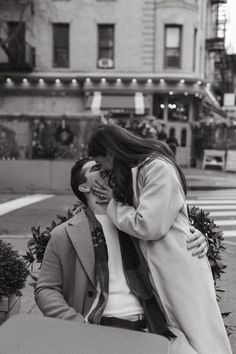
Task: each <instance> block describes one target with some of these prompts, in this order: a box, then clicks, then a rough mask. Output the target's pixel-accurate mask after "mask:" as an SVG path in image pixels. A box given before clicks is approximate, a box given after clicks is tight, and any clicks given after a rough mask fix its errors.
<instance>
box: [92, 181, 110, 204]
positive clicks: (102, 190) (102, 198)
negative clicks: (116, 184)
mask: <svg viewBox="0 0 236 354" xmlns="http://www.w3.org/2000/svg"><path fill="white" fill-rule="evenodd" d="M95 183H96V186H93V187H92V188H91V189H92V192H93V194H94V195H96V196H97V198H98V200H97V202H96V203H97V204H108V203H109V201H110V200H111V198H112V189H111V188H110V187H109V186H108V185H106V184H102V183H100V182H98V181H97V180H96V181H95Z"/></svg>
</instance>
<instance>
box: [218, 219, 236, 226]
mask: <svg viewBox="0 0 236 354" xmlns="http://www.w3.org/2000/svg"><path fill="white" fill-rule="evenodd" d="M216 224H217V225H218V226H236V220H217V221H216Z"/></svg>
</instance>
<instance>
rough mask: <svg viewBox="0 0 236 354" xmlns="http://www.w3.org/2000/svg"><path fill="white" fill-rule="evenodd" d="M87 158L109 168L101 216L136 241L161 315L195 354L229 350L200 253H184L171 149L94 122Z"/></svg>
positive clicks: (182, 203) (184, 227) (183, 221)
mask: <svg viewBox="0 0 236 354" xmlns="http://www.w3.org/2000/svg"><path fill="white" fill-rule="evenodd" d="M89 155H91V156H92V157H93V158H94V159H95V160H96V161H97V162H99V163H100V164H101V165H102V167H103V169H105V170H111V174H110V185H111V187H112V188H113V199H111V201H110V203H109V205H108V208H107V214H108V215H109V216H110V218H111V220H112V221H113V223H114V224H115V225H116V226H117V227H118V228H119V229H121V230H122V231H125V232H127V233H128V234H131V235H133V236H134V237H136V238H138V239H139V242H140V246H141V248H142V251H143V253H144V256H145V257H146V259H147V261H148V264H149V267H150V271H151V274H152V278H153V281H154V283H155V286H156V288H157V290H158V292H159V295H160V298H161V301H162V303H163V306H164V310H165V312H166V316H167V318H168V320H169V321H170V323H171V324H172V325H173V326H176V327H177V328H179V329H181V330H182V331H183V332H184V333H185V335H186V336H187V338H188V340H189V342H190V344H191V346H192V347H193V348H194V349H195V350H196V352H197V353H198V354H213V353H214V354H228V353H232V352H231V349H230V345H229V341H228V337H227V334H226V331H225V327H224V323H223V320H222V317H221V313H220V310H219V307H218V304H217V301H216V295H215V288H214V282H213V278H212V274H211V269H210V266H209V263H208V260H207V258H206V257H204V258H197V257H192V255H191V254H190V253H189V252H188V251H187V250H186V247H185V243H186V240H187V239H188V238H189V235H190V231H189V220H188V213H187V205H186V199H185V195H186V191H187V186H186V181H185V177H184V175H183V173H182V171H181V170H180V168H179V167H178V166H177V164H176V163H175V160H174V156H173V153H172V152H171V151H170V149H169V148H168V147H167V146H165V145H164V144H162V143H161V142H158V141H157V140H155V139H143V138H141V137H139V136H136V135H134V134H132V133H130V132H128V131H126V130H125V129H123V128H121V127H119V126H114V125H103V126H100V127H98V128H97V129H96V130H95V131H94V133H93V135H92V136H91V138H90V141H89Z"/></svg>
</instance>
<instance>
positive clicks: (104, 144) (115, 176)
mask: <svg viewBox="0 0 236 354" xmlns="http://www.w3.org/2000/svg"><path fill="white" fill-rule="evenodd" d="M88 150H89V151H88V152H89V155H90V156H92V157H93V158H96V157H97V156H107V153H108V152H109V151H110V152H111V153H112V155H113V156H114V158H113V169H112V171H111V175H110V180H109V183H110V186H111V187H112V188H113V196H114V198H115V200H117V201H119V202H122V203H125V204H129V205H132V204H133V187H132V174H131V168H132V167H134V166H137V165H139V164H141V165H140V166H143V164H145V163H147V162H149V161H150V159H154V158H156V157H159V158H162V159H165V160H166V161H168V162H169V163H171V164H172V165H173V166H174V167H175V168H176V171H177V174H178V175H179V178H180V181H181V184H182V187H183V190H184V192H185V194H186V192H187V185H186V179H185V177H184V174H183V172H182V171H181V169H180V168H179V166H178V165H177V164H176V162H175V159H174V155H173V153H172V151H171V150H170V149H169V148H168V146H166V145H165V144H163V143H162V142H160V141H158V140H156V139H153V138H142V137H140V136H138V135H136V134H134V133H131V132H130V131H128V130H126V129H124V128H121V127H120V126H117V125H110V124H104V125H101V126H99V127H97V128H95V130H94V131H93V133H92V135H91V137H90V140H89V143H88ZM148 157H149V158H150V159H149V160H148V161H145V160H146V159H147V158H148ZM142 162H143V164H142Z"/></svg>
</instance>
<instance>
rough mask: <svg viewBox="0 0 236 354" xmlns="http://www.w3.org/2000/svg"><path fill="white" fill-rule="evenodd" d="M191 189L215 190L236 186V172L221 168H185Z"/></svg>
mask: <svg viewBox="0 0 236 354" xmlns="http://www.w3.org/2000/svg"><path fill="white" fill-rule="evenodd" d="M182 171H183V172H184V174H185V176H186V179H187V184H188V189H189V190H214V189H228V188H236V172H235V173H234V172H225V171H222V170H220V169H214V170H213V169H204V170H201V169H196V168H183V169H182Z"/></svg>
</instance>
